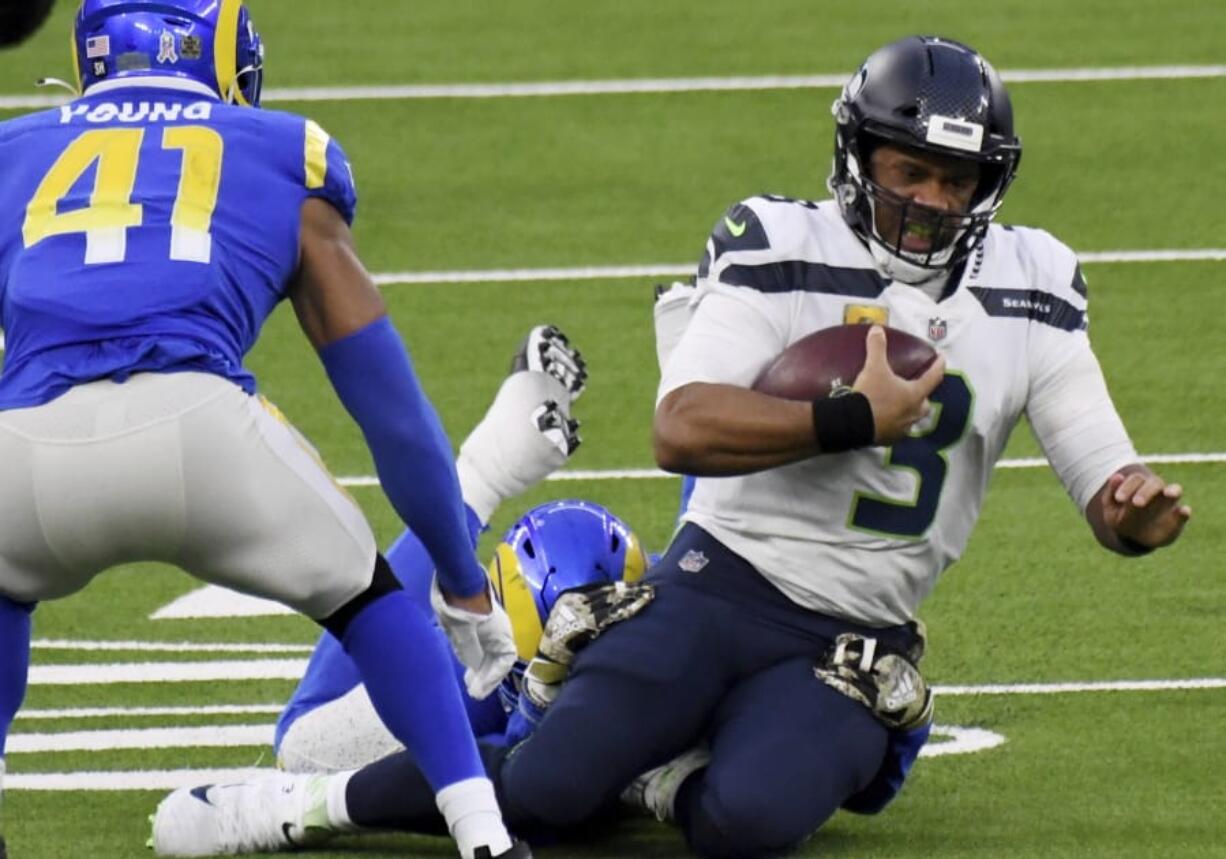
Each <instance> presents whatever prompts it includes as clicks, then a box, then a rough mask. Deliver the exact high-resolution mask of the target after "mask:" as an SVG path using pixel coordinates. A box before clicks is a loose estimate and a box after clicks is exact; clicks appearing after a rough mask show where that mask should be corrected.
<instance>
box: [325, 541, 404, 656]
mask: <svg viewBox="0 0 1226 859" xmlns="http://www.w3.org/2000/svg"><path fill="white" fill-rule="evenodd" d="M403 589H404V588H403V587H401V585H400V581H399V580H398V579H397V578H396V574H395V573H393V572H392V567H391V564H389V563H388V562H387V559H386V558H384V557H383V555H382V553H379V554H376V555H375V569H374V573H373V575H372V576H371V579H370V585H369V586H368V587H367V588H366V590H364V591H362V592H361V593H360V594H358V595H357V596H356V597H354V598H353V599H351V600H349V602H347V603H345V604H344V605H343V606H341V607H340V608H338V609H337V610H336V611H334V612H332V614H330V615H328V616H327V617H325V618H323V619H321V620H318V621H316V623H318V624H319V625H320V626H322V627H323V628H324V629H326V630H328V632H330V633H332V635H333V636H335V638H336V640H337V641H344V640H345V630H347V629H348V628H349V624H350V623H352V622H353V619H354V618H355V617H357V616H358V614H359V613H360V612H361V611H362V609H364V608H366V606H368V605H370V604H371V603H372V602H374V601H375V600H377V599H379V597H382V596H386V595H387V594H390V593H393V592H394V591H399V590H403Z"/></svg>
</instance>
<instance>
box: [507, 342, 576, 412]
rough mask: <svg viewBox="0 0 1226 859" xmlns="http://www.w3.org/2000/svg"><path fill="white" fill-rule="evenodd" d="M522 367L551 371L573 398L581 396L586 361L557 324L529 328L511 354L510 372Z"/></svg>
mask: <svg viewBox="0 0 1226 859" xmlns="http://www.w3.org/2000/svg"><path fill="white" fill-rule="evenodd" d="M521 370H535V371H537V372H541V373H548V374H549V375H551V376H553V377H554V378H555V379H557V380H558V381H559V382H561V383H562V384H563V385H565V386H566V390H567V391H569V392H570V398H571V399H572V400H577V399H579V395H580V394H582V393H583V389H584V387H586V385H587V362H586V361H584V360H583V355H582V354H580V352H579V350H578V349H576V348H575V347H573V346H571V345H570V340H569V339H568V338H567V336H566V335H565V334H563V333H562V332H561V331H559V330H558V328H557V326H556V325H538V326H536V327H535V328H533V329H532V330H531V331H529V332H528V336H527V337H525V338H524V340H523V342H522V343H520V344H519V349H518V350H517V351H516V353H515V355H514V356H513V357H512V358H511V372H512V373H518V372H520V371H521Z"/></svg>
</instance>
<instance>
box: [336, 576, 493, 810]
mask: <svg viewBox="0 0 1226 859" xmlns="http://www.w3.org/2000/svg"><path fill="white" fill-rule="evenodd" d="M342 644H344V645H345V651H346V652H347V653H348V654H349V658H350V659H352V660H353V662H354V664H356V665H357V667H358V671H359V672H360V673H361V675H362V682H364V683H365V684H366V691H367V692H368V693H369V694H370V700H371V702H372V703H373V704H374V705H375V710H376V711H377V712H378V713H379V717H380V718H381V719H382V720H383V723H384V724H385V725H387V728H388V730H390V731H391V732H392V736H394V737H395V738H396V739H398V740H399V741H400V742H402V743H404V746H405V748H406V749H408V750H409V752H410V753H411V754H412V755H413V758H414V759H415V760H416V761H417V763H418V766H420V767H421V771H422V774H423V775H425V777H426V780H427V781H428V782H430V786H431V787H432V788H434V790H435V792H438V791H440V790H442V789H443V788H444V787H446V786H447V785H449V784H454V783H455V782H457V781H461V780H463V779H468V778H477V777H482V778H483V777H485V768H484V767H483V766H482V765H481V757H480V755H479V754H478V752H477V741H476V740H475V739H474V738H473V735H472V730H471V728H470V727H469V723H468V716H467V715H466V714H465V710H464V702H463V699H462V698H461V697H460V689H459V687H458V686H457V684H456V681H455V671H454V668H453V662H452V658H451V651H450V650H449V648H448V645H447V642H446V640H445V639H444V638H443V636H441V635H439V634H438V630H437V628H435V625H434V622H433V619H432V618H431V617H430V616H429V615H428V614H427V613H426V610H425V609H424V608H422V607H421V606H420V605H417V604H416V603H414V602H413V600H412V599H411V598H410V597H409V596H408V594H406V593H405V592H404V591H394V592H392V593H390V594H386V595H384V596H382V597H379V598H378V599H377V600H375V601H374V602H372V603H370V604H369V605H367V606H366V607H365V608H363V609H362V610H361V611H360V612H359V613H358V614H357V616H356V617H354V618H353V620H352V621H350V622H349V627H348V628H347V629H346V630H345V637H344V639H343V641H342Z"/></svg>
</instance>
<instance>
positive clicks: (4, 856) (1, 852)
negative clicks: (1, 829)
mask: <svg viewBox="0 0 1226 859" xmlns="http://www.w3.org/2000/svg"><path fill="white" fill-rule="evenodd" d="M0 859H9V851H8V848H7V847H5V846H4V836H3V835H0Z"/></svg>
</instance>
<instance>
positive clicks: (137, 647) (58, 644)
mask: <svg viewBox="0 0 1226 859" xmlns="http://www.w3.org/2000/svg"><path fill="white" fill-rule="evenodd" d="M30 645H31V646H32V647H33V648H34V649H36V650H80V651H95V652H97V651H102V652H119V653H122V652H128V651H132V652H142V651H153V652H162V653H310V652H311V651H312V650H314V649H315V647H314V645H311V644H215V643H209V642H196V641H75V640H72V639H55V638H36V639H34V640H33V641H32V642H30Z"/></svg>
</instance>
